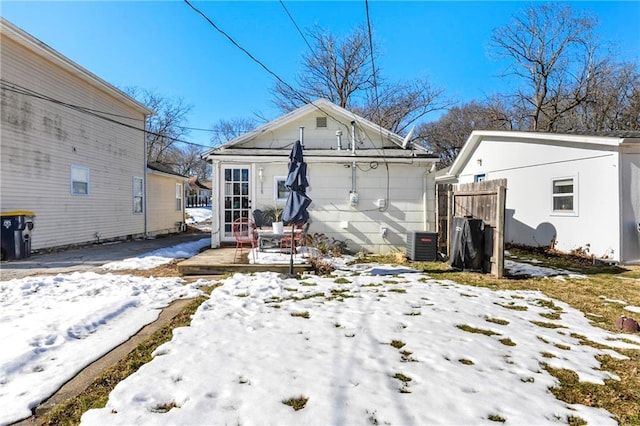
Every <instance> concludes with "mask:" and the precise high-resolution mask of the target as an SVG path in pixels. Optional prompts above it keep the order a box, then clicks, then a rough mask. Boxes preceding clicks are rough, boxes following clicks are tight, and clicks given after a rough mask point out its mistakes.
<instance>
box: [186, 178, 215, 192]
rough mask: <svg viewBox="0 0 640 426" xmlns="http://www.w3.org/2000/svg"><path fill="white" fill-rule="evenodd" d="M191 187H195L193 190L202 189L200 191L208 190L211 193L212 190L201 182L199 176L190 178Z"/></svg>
mask: <svg viewBox="0 0 640 426" xmlns="http://www.w3.org/2000/svg"><path fill="white" fill-rule="evenodd" d="M189 186H190V187H193V188H196V187H197V188H200V189H206V190H209V191H211V188H210V187H209V185H207V184H206V183H204V182H201V181H200V179H199V178H198V176H190V177H189Z"/></svg>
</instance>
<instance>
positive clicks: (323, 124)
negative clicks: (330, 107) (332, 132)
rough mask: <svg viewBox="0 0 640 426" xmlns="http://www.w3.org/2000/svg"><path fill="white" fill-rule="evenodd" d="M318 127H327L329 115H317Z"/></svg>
mask: <svg viewBox="0 0 640 426" xmlns="http://www.w3.org/2000/svg"><path fill="white" fill-rule="evenodd" d="M316 127H327V117H316Z"/></svg>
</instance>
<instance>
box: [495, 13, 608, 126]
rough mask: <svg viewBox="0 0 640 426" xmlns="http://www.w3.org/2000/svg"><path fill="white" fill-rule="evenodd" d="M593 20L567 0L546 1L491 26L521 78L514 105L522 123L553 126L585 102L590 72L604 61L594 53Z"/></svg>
mask: <svg viewBox="0 0 640 426" xmlns="http://www.w3.org/2000/svg"><path fill="white" fill-rule="evenodd" d="M595 26H596V20H595V18H592V17H589V16H586V15H580V14H578V13H576V12H574V11H573V9H571V7H569V6H567V5H561V4H557V3H543V4H537V5H532V6H530V7H529V8H528V9H527V10H526V13H525V15H524V16H522V17H516V18H515V19H514V20H513V22H511V23H510V24H508V25H507V26H505V27H502V28H498V29H496V30H495V31H494V32H493V34H492V36H491V45H492V47H493V48H494V49H495V52H496V53H497V54H498V55H499V56H502V57H506V58H508V59H510V60H513V61H512V63H511V64H510V65H509V67H508V69H507V74H508V75H513V76H515V77H516V78H517V79H519V80H520V81H521V82H522V86H521V87H520V88H518V90H517V91H516V94H515V103H514V108H515V110H516V111H517V112H519V114H520V116H521V117H522V120H519V121H522V122H523V123H522V124H523V127H526V128H528V129H530V130H547V131H553V130H555V127H556V124H557V123H558V121H559V120H560V118H561V117H563V115H565V114H567V113H568V112H570V111H572V110H573V109H575V108H577V107H578V106H579V105H581V104H582V103H584V102H586V100H587V99H588V87H589V81H590V78H592V77H593V76H594V75H595V74H597V73H599V72H601V70H602V68H603V67H604V62H603V61H602V60H599V59H598V57H597V56H596V54H597V49H598V46H597V44H596V43H595V40H594V37H593V29H594V27H595Z"/></svg>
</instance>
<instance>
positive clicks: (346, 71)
mask: <svg viewBox="0 0 640 426" xmlns="http://www.w3.org/2000/svg"><path fill="white" fill-rule="evenodd" d="M309 38H310V39H311V40H312V45H314V46H313V47H314V49H313V52H310V53H309V54H306V55H304V56H303V59H302V69H301V71H300V72H299V73H298V74H297V77H296V84H295V87H293V86H291V85H288V84H286V83H282V82H277V83H276V84H275V86H274V87H273V89H272V93H273V95H274V103H275V104H276V106H278V107H279V108H280V109H281V110H282V111H292V110H294V109H296V108H298V107H300V106H302V105H304V104H307V103H309V102H311V101H313V100H315V99H317V98H325V99H328V100H330V101H331V102H333V103H335V104H336V105H338V106H341V107H343V108H347V109H349V110H351V111H353V112H355V113H357V114H359V115H361V116H362V117H364V118H367V119H369V120H371V121H373V122H374V123H376V124H379V125H380V126H382V127H384V128H386V129H389V130H391V131H393V132H396V133H402V132H404V131H406V130H407V128H408V127H409V126H410V125H411V124H412V123H414V122H415V121H416V120H418V119H420V118H422V117H424V116H425V115H426V114H428V113H429V112H432V111H435V110H438V109H443V108H444V107H445V106H447V105H448V103H447V102H446V101H443V100H442V94H443V91H442V90H441V89H438V88H435V87H433V86H432V85H431V84H430V83H429V81H428V80H427V79H424V78H422V79H416V80H413V81H406V82H391V83H388V82H385V81H384V78H383V77H382V76H381V75H380V74H381V72H380V70H379V69H375V70H374V68H373V61H372V60H371V57H372V54H373V56H374V57H375V56H376V55H377V51H376V50H377V49H376V46H375V45H373V46H372V45H371V44H370V42H369V33H368V31H367V29H366V28H365V27H357V28H355V29H354V30H353V32H352V33H351V34H349V35H348V36H346V37H345V38H344V39H343V40H339V39H338V38H337V37H336V36H334V35H333V34H331V33H329V32H326V31H323V30H321V29H319V28H316V29H315V30H313V31H312V32H310V33H309ZM372 48H373V52H372Z"/></svg>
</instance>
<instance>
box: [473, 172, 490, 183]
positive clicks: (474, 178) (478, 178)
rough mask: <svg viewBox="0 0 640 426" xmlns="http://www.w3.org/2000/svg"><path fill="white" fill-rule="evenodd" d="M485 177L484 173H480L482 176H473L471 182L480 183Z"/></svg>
mask: <svg viewBox="0 0 640 426" xmlns="http://www.w3.org/2000/svg"><path fill="white" fill-rule="evenodd" d="M486 177H487V176H486V175H485V174H484V173H482V174H480V175H475V176H474V177H473V181H474V182H482V181H483V180H485V178H486Z"/></svg>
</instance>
